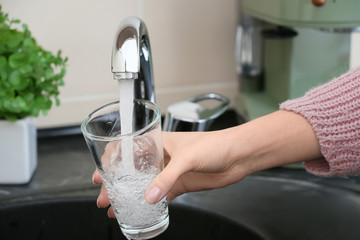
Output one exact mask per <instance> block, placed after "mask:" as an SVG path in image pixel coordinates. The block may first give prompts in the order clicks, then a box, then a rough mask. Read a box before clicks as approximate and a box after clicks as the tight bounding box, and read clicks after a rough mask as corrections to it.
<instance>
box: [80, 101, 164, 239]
mask: <svg viewBox="0 0 360 240" xmlns="http://www.w3.org/2000/svg"><path fill="white" fill-rule="evenodd" d="M121 107H123V106H121ZM119 109H120V105H119V102H114V103H110V104H107V105H104V106H102V107H100V108H99V109H97V110H95V111H94V112H92V113H91V114H89V115H88V116H87V117H86V118H85V120H84V121H83V123H82V125H81V130H82V132H83V135H84V137H85V140H86V143H87V145H88V147H89V149H90V152H91V154H92V156H93V158H94V160H95V163H96V167H97V169H98V171H99V173H100V175H101V177H102V180H103V184H104V187H105V189H106V192H107V193H108V196H109V199H110V202H111V206H112V208H113V210H114V212H115V215H116V218H117V221H118V223H119V225H120V228H121V231H122V232H123V234H124V235H125V236H126V237H127V238H128V239H149V238H153V237H155V236H157V235H159V234H160V233H162V232H164V231H165V230H166V228H167V227H168V224H169V216H168V205H167V200H166V197H164V199H162V200H161V201H160V202H159V203H157V204H154V205H150V204H148V203H147V202H146V201H145V199H144V195H145V190H146V188H147V187H148V186H149V184H150V183H151V182H152V180H153V179H154V178H155V177H156V175H157V174H158V173H159V172H160V171H161V170H162V169H163V167H164V160H163V147H162V137H161V113H160V109H159V108H158V106H157V105H156V104H154V103H152V102H149V101H146V100H134V102H133V115H132V116H133V119H132V123H131V124H130V129H132V130H131V132H130V133H129V132H128V133H126V134H124V133H123V132H122V129H121V128H122V125H123V128H124V124H122V123H121V116H120V113H119V112H120V111H119Z"/></svg>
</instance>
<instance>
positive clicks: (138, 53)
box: [111, 17, 155, 102]
mask: <svg viewBox="0 0 360 240" xmlns="http://www.w3.org/2000/svg"><path fill="white" fill-rule="evenodd" d="M111 71H112V73H113V76H114V79H115V80H126V79H135V81H134V98H135V99H146V100H149V101H152V102H155V92H154V77H153V68H152V58H151V49H150V41H149V35H148V31H147V28H146V25H145V23H144V22H143V21H142V20H141V19H139V18H137V17H128V18H126V19H124V20H123V21H122V22H121V23H120V25H119V27H118V29H117V31H116V34H115V39H114V42H113V48H112V58H111Z"/></svg>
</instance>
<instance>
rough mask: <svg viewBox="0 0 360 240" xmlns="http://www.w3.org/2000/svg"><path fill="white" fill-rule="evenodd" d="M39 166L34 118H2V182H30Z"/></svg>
mask: <svg viewBox="0 0 360 240" xmlns="http://www.w3.org/2000/svg"><path fill="white" fill-rule="evenodd" d="M36 166H37V135H36V127H35V123H34V118H32V117H27V118H24V119H21V120H18V121H16V122H9V121H6V120H0V184H24V183H28V182H29V181H30V179H31V177H32V175H33V174H34V171H35V169H36Z"/></svg>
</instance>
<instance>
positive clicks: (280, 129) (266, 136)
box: [225, 110, 322, 175]
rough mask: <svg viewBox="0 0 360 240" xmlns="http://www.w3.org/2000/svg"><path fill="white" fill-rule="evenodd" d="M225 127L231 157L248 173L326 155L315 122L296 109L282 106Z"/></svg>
mask: <svg viewBox="0 0 360 240" xmlns="http://www.w3.org/2000/svg"><path fill="white" fill-rule="evenodd" d="M225 131H226V132H227V133H226V134H227V135H228V141H230V143H231V144H229V146H230V149H229V152H230V155H231V156H230V157H231V158H232V159H234V160H235V161H239V162H241V164H240V165H239V167H240V168H243V169H245V172H246V175H249V174H251V173H254V172H257V171H260V170H264V169H267V168H272V167H276V166H281V165H285V164H290V163H297V162H303V161H308V160H313V159H318V158H321V157H322V156H321V153H320V146H319V143H318V139H317V137H316V134H315V132H314V130H313V128H312V126H311V125H310V124H309V122H308V121H307V120H306V119H305V118H303V117H302V116H301V115H299V114H296V113H293V112H288V111H283V110H279V111H277V112H274V113H272V114H269V115H266V116H264V117H261V118H258V119H255V120H253V121H250V122H248V123H246V124H243V125H241V126H238V127H235V128H231V129H227V130H225Z"/></svg>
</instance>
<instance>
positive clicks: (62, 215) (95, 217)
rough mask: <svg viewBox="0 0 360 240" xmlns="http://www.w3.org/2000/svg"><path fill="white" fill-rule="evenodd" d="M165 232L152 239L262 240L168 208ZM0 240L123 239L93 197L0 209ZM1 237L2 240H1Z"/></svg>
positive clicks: (219, 220)
mask: <svg viewBox="0 0 360 240" xmlns="http://www.w3.org/2000/svg"><path fill="white" fill-rule="evenodd" d="M169 211H170V225H169V228H168V229H167V230H166V231H165V232H164V233H163V234H162V235H160V236H158V237H157V238H155V239H171V240H176V239H182V240H183V239H187V240H189V239H190V240H191V239H194V240H195V239H197V240H199V239H214V240H215V239H239V238H241V239H242V240H262V239H263V238H262V237H261V236H259V235H258V234H256V233H255V232H254V231H252V230H250V229H249V228H247V227H245V226H243V225H241V224H239V223H237V222H235V221H232V220H230V219H227V218H225V217H223V216H220V215H217V214H214V213H210V212H208V211H204V210H199V209H196V208H193V207H189V206H185V205H182V204H170V206H169ZM0 232H1V236H2V238H1V239H4V240H7V239H21V240H23V239H27V240H32V239H36V240H42V239H51V240H57V239H59V240H60V239H61V240H65V239H66V240H72V239H74V240H75V239H76V240H79V239H86V240H91V239H94V240H99V239H109V240H111V239H117V240H121V239H126V238H125V237H124V236H123V235H122V233H121V231H120V229H119V226H118V223H117V222H116V220H114V219H109V218H108V217H107V215H106V210H105V209H99V208H97V207H96V198H95V197H72V198H64V199H59V198H57V199H46V200H32V201H23V202H15V203H9V204H5V205H1V206H0ZM4 237H5V238H4Z"/></svg>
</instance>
